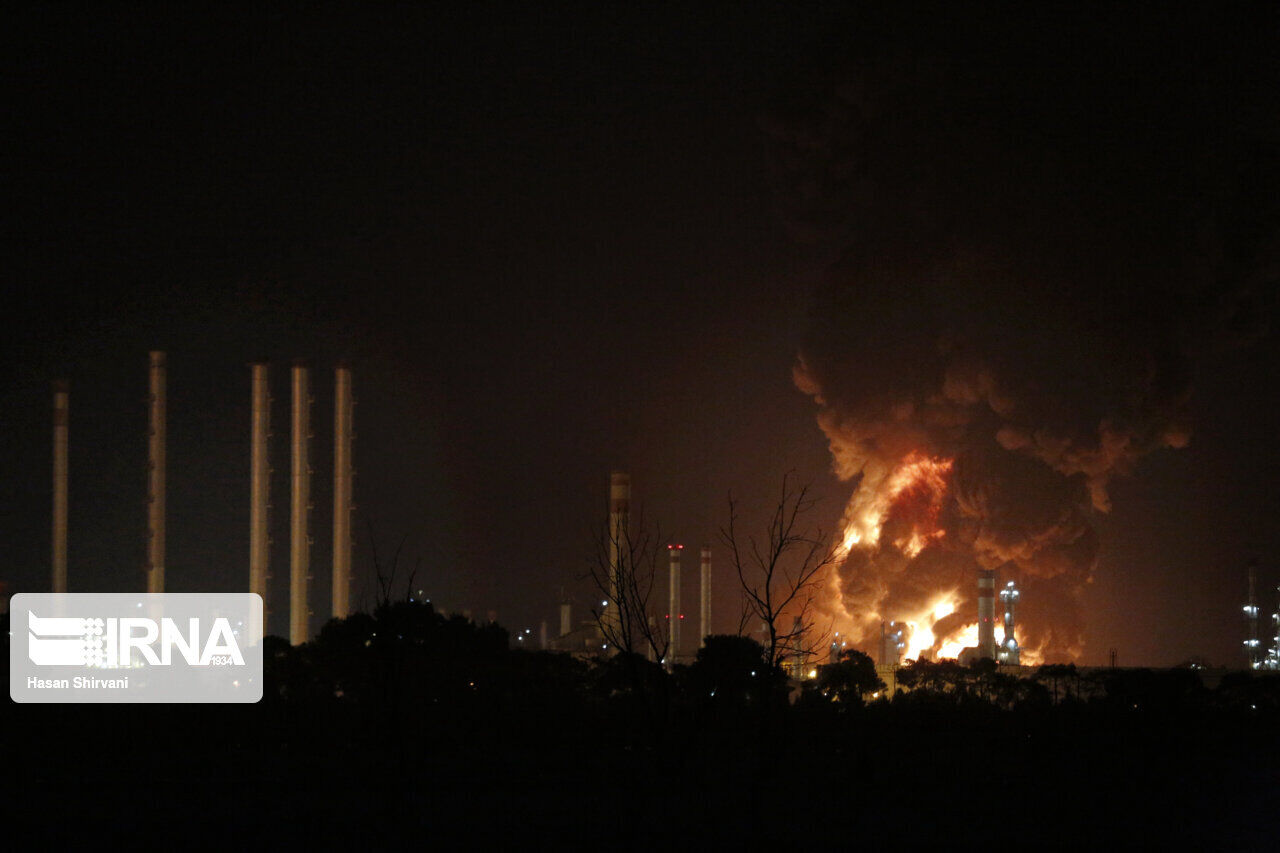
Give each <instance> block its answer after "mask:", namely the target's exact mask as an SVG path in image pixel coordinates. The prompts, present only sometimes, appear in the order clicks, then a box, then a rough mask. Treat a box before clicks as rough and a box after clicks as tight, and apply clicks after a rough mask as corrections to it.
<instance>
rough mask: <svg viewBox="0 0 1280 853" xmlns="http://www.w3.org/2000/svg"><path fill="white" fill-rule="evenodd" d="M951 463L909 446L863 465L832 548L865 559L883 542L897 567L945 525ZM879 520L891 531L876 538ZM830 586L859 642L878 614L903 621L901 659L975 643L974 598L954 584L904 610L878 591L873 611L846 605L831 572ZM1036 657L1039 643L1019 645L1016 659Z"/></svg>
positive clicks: (939, 654) (939, 535)
mask: <svg viewBox="0 0 1280 853" xmlns="http://www.w3.org/2000/svg"><path fill="white" fill-rule="evenodd" d="M953 468H954V460H953V459H948V458H939V457H930V456H927V455H925V454H922V453H919V452H912V453H910V454H908V455H907V456H906V457H904V458H903V459H902V460H901V462H899V463H898V464H897V465H896V466H894V467H893V468H892V469H891V470H888V471H887V472H881V473H880V474H879V476H877V473H876V472H874V471H871V472H864V475H863V481H862V483H861V486H860V488H859V489H858V492H857V494H856V495H855V496H854V500H853V501H852V502H851V504H850V506H849V509H848V510H847V511H846V513H845V517H844V520H843V527H844V535H843V537H842V538H841V542H840V546H839V548H838V549H837V556H838V557H839V558H840V559H842V560H847V559H849V558H850V557H851V556H852V555H854V554H855V552H861V553H862V554H863V555H864V556H865V557H866V558H867V559H868V560H871V559H874V558H877V556H878V555H879V554H881V553H882V552H884V551H886V550H888V551H889V552H890V553H891V554H892V553H893V552H896V554H897V555H900V556H897V557H892V556H891V557H890V559H896V560H898V561H899V562H900V563H902V568H901V569H899V571H900V572H902V571H903V570H904V569H905V568H906V567H907V566H908V565H910V564H911V563H912V562H913V561H915V560H916V558H918V557H919V556H920V555H921V554H922V553H924V552H925V550H926V549H928V548H930V547H931V546H937V545H941V544H942V543H944V542H945V539H946V536H947V531H946V530H945V529H944V528H943V527H942V524H941V514H942V510H943V506H944V503H945V501H946V498H947V492H948V489H949V480H950V476H951V474H952V470H953ZM886 525H888V527H889V529H890V530H891V531H892V533H890V534H889V535H890V536H891V537H892V538H891V539H886V540H885V541H882V539H884V538H885V536H884V534H885V530H886ZM831 592H832V599H833V600H832V601H831V609H832V611H833V612H834V614H835V615H836V617H837V619H838V621H840V622H842V623H844V624H845V626H846V627H845V628H844V629H842V630H845V631H848V630H849V627H852V631H850V632H849V633H851V634H852V636H854V637H858V636H861V637H862V642H863V644H864V645H870V643H868V640H870V633H869V626H870V625H872V624H876V623H879V622H880V621H882V620H884V621H890V620H891V621H892V622H893V623H894V624H895V625H897V626H904V625H905V626H906V632H905V635H904V640H905V643H906V647H905V650H904V653H903V657H904V658H905V659H908V660H919V659H920V658H921V657H930V658H933V659H935V660H937V659H943V658H957V657H959V655H960V652H961V650H962V649H964V648H966V647H972V646H976V645H977V644H978V623H977V612H976V608H975V607H974V606H973V601H974V599H973V598H972V597H969V595H968V594H962V593H961V590H960V588H959V587H955V586H952V587H951V588H950V589H945V590H941V591H938V592H937V593H935V594H934V595H933V596H931V597H930V598H929V599H928V602H927V604H926V605H925V606H923V607H918V608H916V609H914V610H912V611H908V612H906V613H903V612H883V611H884V610H885V608H884V604H885V596H883V595H881V596H879V598H880V601H881V604H880V606H879V607H878V608H877V611H878V612H870V613H863V614H854V613H850V612H848V611H847V610H846V608H845V606H844V601H843V596H842V595H841V592H840V587H839V579H838V578H834V577H833V579H832V590H831ZM966 593H967V591H966ZM962 610H963V611H968V610H972V611H973V612H972V614H971V615H972V621H969V620H966V619H961V618H958V617H957V613H960V612H962ZM965 615H970V614H968V613H966V614H965ZM859 618H861V620H862V625H861V626H860V627H859V626H858V625H857V621H858V619H859ZM1002 631H1003V623H1002V622H1000V623H999V624H997V626H996V636H997V638H999V637H1000V636H1001V635H1002ZM1040 659H1041V655H1040V653H1039V650H1031V649H1023V650H1022V663H1024V664H1031V665H1034V664H1037V663H1039V662H1040Z"/></svg>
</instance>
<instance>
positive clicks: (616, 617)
mask: <svg viewBox="0 0 1280 853" xmlns="http://www.w3.org/2000/svg"><path fill="white" fill-rule="evenodd" d="M630 525H631V475H630V474H624V473H622V472H621V471H614V472H613V473H611V474H610V475H609V590H608V595H609V600H608V603H607V604H606V605H605V611H604V624H605V628H606V630H605V634H606V635H607V636H613V637H617V636H618V632H619V631H620V630H621V628H622V613H621V611H620V610H619V605H618V583H619V576H620V575H622V574H623V573H626V572H631V571H634V570H635V567H634V566H629V565H624V563H625V562H626V561H629V560H630V559H631V549H630V539H631V534H630ZM624 582H625V579H624Z"/></svg>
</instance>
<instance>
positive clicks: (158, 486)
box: [147, 351, 165, 593]
mask: <svg viewBox="0 0 1280 853" xmlns="http://www.w3.org/2000/svg"><path fill="white" fill-rule="evenodd" d="M147 436H148V439H147V447H148V452H149V456H150V468H149V470H148V478H147V592H149V593H159V592H164V503H165V501H164V457H165V448H164V445H165V361H164V353H162V352H159V351H153V352H152V353H151V425H150V429H149V430H148V432H147Z"/></svg>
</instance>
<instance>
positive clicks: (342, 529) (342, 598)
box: [333, 364, 355, 619]
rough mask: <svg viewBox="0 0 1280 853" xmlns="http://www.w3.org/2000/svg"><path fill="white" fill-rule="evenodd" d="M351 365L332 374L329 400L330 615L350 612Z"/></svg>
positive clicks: (353, 477)
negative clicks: (331, 505)
mask: <svg viewBox="0 0 1280 853" xmlns="http://www.w3.org/2000/svg"><path fill="white" fill-rule="evenodd" d="M353 407H354V403H353V402H352V400H351V368H349V367H347V366H346V365H345V364H344V365H339V367H338V369H337V370H336V371H335V374H334V402H333V618H335V619H343V618H345V617H346V616H347V614H349V613H350V612H351V604H350V600H351V492H352V485H353V481H354V479H355V469H354V468H352V465H351V440H352V438H353V437H354V424H353V421H352V409H353Z"/></svg>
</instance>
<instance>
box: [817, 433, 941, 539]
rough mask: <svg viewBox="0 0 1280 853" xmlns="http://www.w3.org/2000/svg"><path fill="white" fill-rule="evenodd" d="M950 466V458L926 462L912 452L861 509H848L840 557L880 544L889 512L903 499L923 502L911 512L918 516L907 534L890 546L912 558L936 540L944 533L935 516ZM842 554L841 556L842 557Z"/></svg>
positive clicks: (856, 507)
mask: <svg viewBox="0 0 1280 853" xmlns="http://www.w3.org/2000/svg"><path fill="white" fill-rule="evenodd" d="M953 465H954V462H953V460H951V459H930V458H929V457H927V456H924V455H922V454H919V453H912V454H910V455H909V456H907V458H906V459H904V460H902V463H901V464H900V465H899V466H898V467H897V468H896V469H895V470H894V471H893V472H892V473H890V474H889V475H888V476H887V477H885V478H884V481H883V488H881V489H877V490H875V493H874V494H873V495H872V497H871V499H870V500H868V501H866V502H865V504H864V505H862V506H857V505H856V504H855V506H853V507H851V508H850V511H849V512H848V513H847V514H846V515H845V519H844V539H843V545H842V547H843V555H847V554H848V553H849V552H850V551H852V550H853V549H854V548H855V547H858V546H863V547H873V546H876V545H878V544H879V543H880V530H881V528H882V527H883V525H884V520H885V517H886V516H887V515H888V514H889V510H890V509H891V508H892V507H893V506H894V505H895V504H896V503H899V502H903V503H905V502H906V501H907V500H912V501H914V502H918V501H919V499H920V498H921V497H923V498H924V503H923V506H922V507H921V509H920V510H919V511H918V512H917V513H915V514H916V515H917V516H918V517H917V518H916V519H913V521H915V522H916V524H915V525H914V527H913V529H912V531H911V534H910V535H909V536H907V537H904V538H900V539H897V540H895V541H894V545H895V546H897V548H898V549H899V550H901V551H902V552H903V553H905V554H907V556H909V557H915V556H916V555H917V554H919V553H920V552H921V551H922V550H924V547H925V546H926V545H927V544H928V543H929V542H931V541H937V540H938V539H941V538H942V537H943V536H946V535H947V532H946V531H945V530H943V529H941V528H940V527H938V526H937V522H938V513H939V511H940V510H941V508H942V501H943V498H944V497H946V493H947V475H948V474H950V473H951V469H952V466H953ZM843 555H842V556H843Z"/></svg>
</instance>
